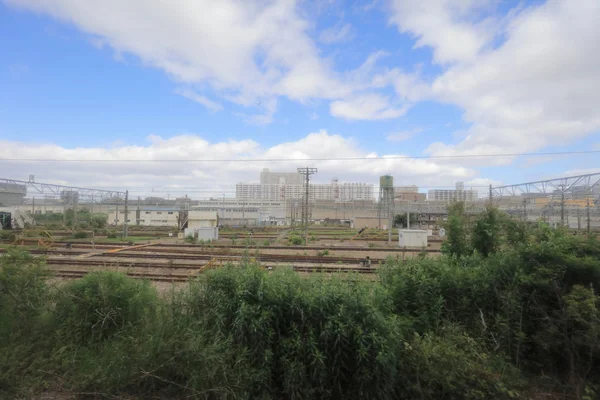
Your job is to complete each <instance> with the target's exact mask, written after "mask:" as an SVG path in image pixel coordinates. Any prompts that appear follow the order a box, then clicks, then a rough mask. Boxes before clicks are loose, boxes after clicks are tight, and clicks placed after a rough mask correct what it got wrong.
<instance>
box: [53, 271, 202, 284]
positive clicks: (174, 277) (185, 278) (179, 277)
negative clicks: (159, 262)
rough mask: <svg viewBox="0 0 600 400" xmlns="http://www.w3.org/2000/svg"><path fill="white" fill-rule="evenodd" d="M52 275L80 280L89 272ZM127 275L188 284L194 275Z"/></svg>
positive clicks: (57, 272)
mask: <svg viewBox="0 0 600 400" xmlns="http://www.w3.org/2000/svg"><path fill="white" fill-rule="evenodd" d="M51 272H52V275H53V276H55V277H57V278H67V279H78V278H83V277H84V276H85V275H87V274H88V273H89V271H79V270H69V269H57V270H51ZM124 274H125V275H127V276H129V277H131V278H136V279H148V280H151V281H154V282H187V281H188V280H189V279H190V278H193V275H182V274H179V275H169V274H152V273H144V272H124Z"/></svg>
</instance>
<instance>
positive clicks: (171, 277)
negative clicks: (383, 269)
mask: <svg viewBox="0 0 600 400" xmlns="http://www.w3.org/2000/svg"><path fill="white" fill-rule="evenodd" d="M293 269H294V271H296V272H306V273H336V274H337V273H360V274H374V273H375V272H376V270H375V269H370V268H362V267H356V268H352V267H349V268H348V267H346V268H341V267H340V268H325V267H308V266H294V267H293ZM50 272H51V273H52V276H54V277H57V278H65V279H79V278H83V277H84V276H85V275H87V274H89V273H90V272H92V271H81V270H72V269H62V268H61V269H51V270H50ZM123 273H124V274H125V275H127V276H128V277H131V278H135V279H148V280H151V281H154V282H172V283H177V282H188V281H189V280H190V279H193V278H194V277H196V275H194V274H187V275H184V274H159V273H149V272H130V271H127V272H123Z"/></svg>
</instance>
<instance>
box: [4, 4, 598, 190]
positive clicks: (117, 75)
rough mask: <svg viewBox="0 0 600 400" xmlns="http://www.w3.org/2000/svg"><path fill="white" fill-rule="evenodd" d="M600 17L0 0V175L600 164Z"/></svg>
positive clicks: (521, 169) (458, 175)
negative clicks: (309, 167) (535, 154)
mask: <svg viewBox="0 0 600 400" xmlns="http://www.w3.org/2000/svg"><path fill="white" fill-rule="evenodd" d="M598 21H600V1H598V0H548V1H539V0H535V1H511V0H365V1H358V0H357V1H350V0H346V1H342V0H319V1H312V0H297V1H294V0H264V1H263V0H257V1H244V0H219V1H214V0H173V1H162V0H127V1H122V0H102V1H81V0H0V54H1V57H0V177H2V178H13V179H27V177H28V175H29V174H34V175H35V176H36V180H38V181H40V182H50V183H61V184H70V185H78V186H87V187H103V188H112V189H125V188H128V189H130V190H131V191H132V192H133V193H134V195H135V194H147V193H149V192H152V191H153V190H154V192H155V194H161V195H166V194H169V195H170V196H180V195H182V194H185V193H188V194H189V195H190V196H192V197H196V198H204V197H207V196H209V195H219V196H220V195H221V193H226V194H227V195H233V194H234V191H235V183H236V182H240V181H257V180H258V177H259V172H260V170H261V169H262V168H264V167H269V168H271V169H273V170H284V171H294V170H295V169H296V167H303V166H311V167H312V166H314V167H317V168H319V173H318V174H317V175H316V176H315V180H316V181H317V182H328V181H329V180H330V179H331V178H334V177H337V178H339V179H340V180H342V181H364V182H370V183H376V182H377V177H378V176H379V175H382V174H392V175H393V176H394V177H395V180H396V183H397V184H399V185H400V184H416V185H419V186H420V187H422V188H423V190H426V189H427V188H430V187H442V186H444V187H445V186H453V185H454V182H455V181H458V180H460V181H464V182H466V185H467V186H469V185H470V186H473V187H482V188H483V187H485V186H486V185H487V184H489V183H493V184H501V183H506V184H508V183H521V182H527V181H532V180H538V179H545V178H550V177H560V176H564V175H569V174H572V173H576V172H587V171H589V172H595V171H600V162H599V160H600V24H599V23H598ZM582 151H584V152H588V153H586V154H581V153H579V154H577V152H582ZM591 151H598V152H597V153H590V152H591ZM556 152H561V153H565V152H573V153H571V154H548V153H556ZM524 153H526V154H531V153H544V155H537V156H532V155H514V154H524ZM506 154H512V156H506ZM482 155H483V156H482ZM499 155H505V156H499ZM411 157H415V158H411ZM8 159H13V160H12V161H11V160H8ZM15 159H18V160H15ZM302 159H305V161H302ZM177 160H185V161H181V162H179V161H177ZM224 160H225V161H224ZM482 190H483V189H482Z"/></svg>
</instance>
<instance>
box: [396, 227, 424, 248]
mask: <svg viewBox="0 0 600 400" xmlns="http://www.w3.org/2000/svg"><path fill="white" fill-rule="evenodd" d="M398 245H399V246H400V247H417V248H423V247H427V231H426V230H421V229H398Z"/></svg>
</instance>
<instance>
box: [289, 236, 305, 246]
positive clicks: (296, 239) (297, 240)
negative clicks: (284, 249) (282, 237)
mask: <svg viewBox="0 0 600 400" xmlns="http://www.w3.org/2000/svg"><path fill="white" fill-rule="evenodd" d="M288 243H289V244H291V245H294V246H301V245H303V244H304V238H303V237H301V236H299V235H295V234H294V235H290V237H289V238H288Z"/></svg>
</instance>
